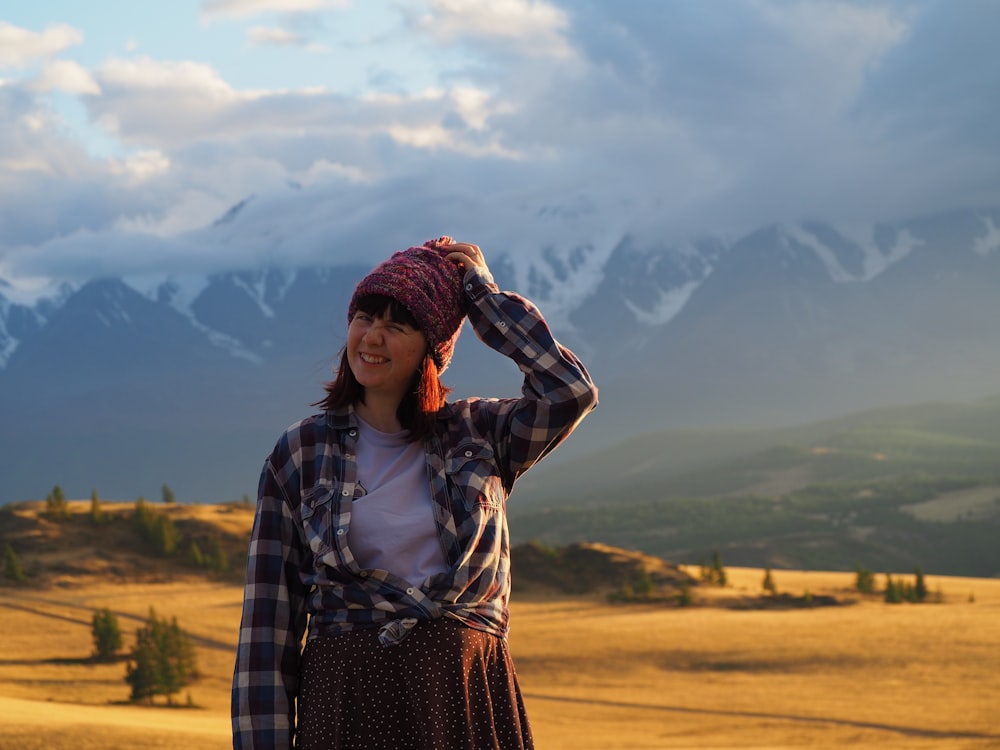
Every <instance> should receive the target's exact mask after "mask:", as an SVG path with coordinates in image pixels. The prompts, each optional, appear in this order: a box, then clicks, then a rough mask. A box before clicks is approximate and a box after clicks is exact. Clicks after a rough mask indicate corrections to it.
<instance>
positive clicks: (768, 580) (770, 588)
mask: <svg viewBox="0 0 1000 750" xmlns="http://www.w3.org/2000/svg"><path fill="white" fill-rule="evenodd" d="M760 587H761V588H762V589H763V590H764V592H765V593H767V594H770V595H771V596H775V595H777V593H778V587H777V585H775V583H774V576H773V575H772V574H771V569H770V568H765V569H764V580H763V581H761V584H760Z"/></svg>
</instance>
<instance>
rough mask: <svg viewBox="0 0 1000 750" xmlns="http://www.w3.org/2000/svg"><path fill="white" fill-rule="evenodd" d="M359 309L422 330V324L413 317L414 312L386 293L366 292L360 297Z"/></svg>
mask: <svg viewBox="0 0 1000 750" xmlns="http://www.w3.org/2000/svg"><path fill="white" fill-rule="evenodd" d="M357 309H358V310H360V311H361V312H363V313H365V314H367V315H373V316H375V317H376V318H381V317H386V318H388V319H389V320H391V321H392V322H393V323H402V324H403V325H408V326H410V328H415V329H416V330H418V331H419V330H420V324H419V323H418V322H417V319H416V318H414V317H413V314H412V313H411V312H410V311H409V310H408V309H406V307H404V306H403V305H402V303H400V302H399V300H396V299H394V298H392V297H389V296H387V295H385V294H366V295H365V296H364V297H361V298H360V299H358V302H357Z"/></svg>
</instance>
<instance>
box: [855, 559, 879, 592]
mask: <svg viewBox="0 0 1000 750" xmlns="http://www.w3.org/2000/svg"><path fill="white" fill-rule="evenodd" d="M855 571H856V574H855V577H854V586H855V587H856V588H857V590H858V591H860V592H861V593H862V594H873V593H875V574H874V573H872V572H871V571H870V570H868V569H866V568H865V567H864V566H862V565H858V566H857V568H856V569H855Z"/></svg>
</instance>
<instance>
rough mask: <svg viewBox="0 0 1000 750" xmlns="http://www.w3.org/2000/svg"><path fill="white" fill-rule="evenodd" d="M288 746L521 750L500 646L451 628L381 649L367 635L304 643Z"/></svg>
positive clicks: (424, 628) (511, 682)
mask: <svg viewBox="0 0 1000 750" xmlns="http://www.w3.org/2000/svg"><path fill="white" fill-rule="evenodd" d="M298 713H299V715H298V728H297V731H296V742H295V747H296V748H301V749H302V750H320V749H322V750H334V749H336V748H342V749H348V748H350V749H352V750H353V749H355V748H356V749H357V750H483V749H485V748H494V749H495V750H531V748H533V747H534V746H533V744H532V740H531V729H530V727H529V726H528V718H527V715H526V714H525V711H524V702H523V701H522V699H521V692H520V689H519V688H518V685H517V676H516V674H515V673H514V665H513V663H512V662H511V660H510V653H509V652H508V650H507V642H506V641H505V640H503V639H502V638H498V637H497V636H494V635H490V634H489V633H483V632H480V631H478V630H473V629H472V628H469V627H466V626H465V625H462V624H461V623H458V622H455V621H453V620H446V619H441V620H432V621H429V622H421V623H419V624H418V625H417V626H416V628H414V629H413V631H412V632H411V633H410V634H409V635H408V636H407V637H406V638H405V639H404V640H403V641H402V642H401V643H399V644H397V645H395V646H391V647H389V648H386V647H384V646H382V645H381V644H380V643H379V641H378V635H377V631H376V630H355V631H351V632H349V633H343V634H340V635H332V636H324V637H320V638H316V639H313V640H310V641H308V642H307V643H306V646H305V650H304V652H303V655H302V681H301V686H300V697H299V712H298Z"/></svg>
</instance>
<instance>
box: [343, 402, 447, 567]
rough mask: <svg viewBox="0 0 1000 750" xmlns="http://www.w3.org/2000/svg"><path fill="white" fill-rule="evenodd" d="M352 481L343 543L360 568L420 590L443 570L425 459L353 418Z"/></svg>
mask: <svg viewBox="0 0 1000 750" xmlns="http://www.w3.org/2000/svg"><path fill="white" fill-rule="evenodd" d="M357 465H358V480H359V482H360V484H361V486H362V487H363V488H364V490H365V494H363V495H361V496H360V497H358V496H356V497H355V498H354V501H353V503H352V505H351V525H350V528H349V529H348V532H347V544H348V546H349V547H350V548H351V551H352V552H353V553H354V558H355V559H356V560H357V561H358V564H359V565H360V566H361V567H362V568H378V569H380V570H387V571H389V572H390V573H394V574H395V575H397V576H399V577H401V578H404V579H406V580H407V581H409V582H410V583H412V584H413V585H415V586H420V585H421V584H423V582H424V581H425V580H426V579H427V577H428V576H431V575H434V574H435V573H440V572H442V571H444V570H446V569H447V563H446V562H445V558H444V552H443V550H442V549H441V542H440V540H439V537H438V530H437V525H436V524H435V522H434V508H433V505H432V501H431V489H430V484H429V480H428V478H427V459H426V457H425V456H424V449H423V446H422V445H421V444H420V442H419V441H418V442H410V441H407V440H406V432H405V431H403V432H395V433H389V432H379V431H378V430H376V429H375V428H374V427H372V426H371V425H369V424H367V423H366V422H364V421H363V420H361V419H360V418H359V419H358V454H357Z"/></svg>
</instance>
